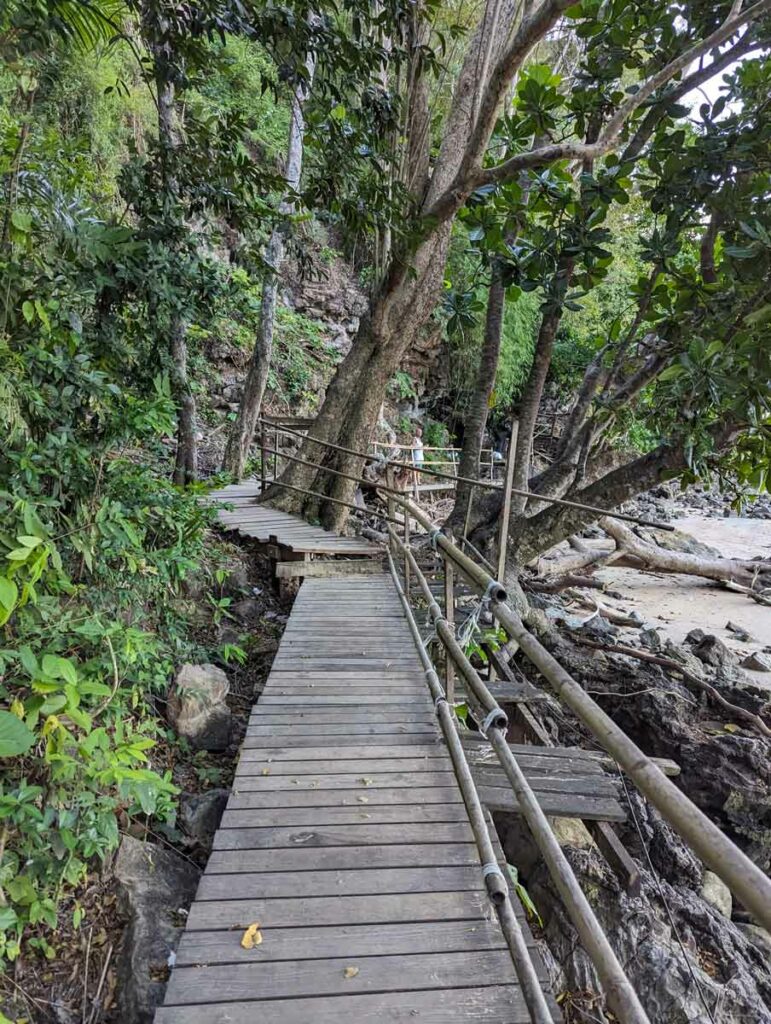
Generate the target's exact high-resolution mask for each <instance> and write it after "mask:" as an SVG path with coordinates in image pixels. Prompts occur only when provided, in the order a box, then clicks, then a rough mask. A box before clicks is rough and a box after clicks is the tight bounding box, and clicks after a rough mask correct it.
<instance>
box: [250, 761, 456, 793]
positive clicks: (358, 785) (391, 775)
mask: <svg viewBox="0 0 771 1024" xmlns="http://www.w3.org/2000/svg"><path fill="white" fill-rule="evenodd" d="M338 763H339V762H338ZM356 763H357V764H358V762H356ZM389 763H391V762H389ZM266 767H267V768H268V771H269V774H268V775H263V774H262V772H261V771H260V770H257V771H256V772H254V773H253V774H249V773H248V772H244V773H241V772H239V773H238V774H237V775H236V779H235V782H234V783H233V788H234V790H235V791H238V792H239V793H248V792H253V791H260V792H265V793H268V792H277V793H278V792H292V791H302V792H305V791H306V790H307V791H310V792H325V791H327V790H354V791H355V792H356V793H369V791H370V790H377V789H380V788H385V789H389V788H393V787H395V786H399V787H409V786H412V787H415V788H417V789H422V788H423V787H425V786H440V787H448V788H453V787H454V786H455V785H456V782H455V775H454V773H453V772H452V771H451V769H450V766H449V765H447V771H426V772H422V771H421V772H418V771H411V772H404V771H395V772H371V774H368V775H362V772H361V771H360V772H359V774H358V775H357V774H355V773H351V774H345V773H337V772H334V773H333V772H329V774H327V775H318V774H316V773H315V772H309V773H307V774H306V773H303V774H300V773H297V772H287V773H285V774H281V773H280V772H271V771H270V767H271V766H270V765H266ZM366 768H367V770H368V771H371V768H372V762H367V764H366ZM362 771H363V769H362ZM362 778H366V779H367V782H366V784H364V783H363V782H362ZM362 787H363V788H362Z"/></svg>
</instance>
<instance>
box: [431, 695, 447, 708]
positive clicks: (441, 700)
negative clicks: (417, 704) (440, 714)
mask: <svg viewBox="0 0 771 1024" xmlns="http://www.w3.org/2000/svg"><path fill="white" fill-rule="evenodd" d="M446 703H447V695H446V694H445V693H440V694H439V696H438V697H435V698H434V707H435V708H436V709H437V711H438V710H439V705H440V704H446Z"/></svg>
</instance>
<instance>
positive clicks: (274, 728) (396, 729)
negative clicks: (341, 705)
mask: <svg viewBox="0 0 771 1024" xmlns="http://www.w3.org/2000/svg"><path fill="white" fill-rule="evenodd" d="M437 732H438V730H437V727H436V725H435V724H434V723H433V722H429V723H427V724H425V725H423V724H420V723H418V724H416V723H413V722H406V723H399V722H379V723H375V724H374V725H366V724H363V723H356V722H354V723H352V724H351V723H346V722H324V723H321V724H319V725H301V724H300V723H295V724H293V725H251V724H250V725H249V728H248V729H247V730H246V737H245V739H244V746H245V747H260V746H262V745H263V743H262V741H263V740H264V739H275V738H277V737H278V738H281V737H284V736H294V737H296V738H297V739H298V743H299V738H300V737H302V736H319V738H326V737H327V736H339V737H340V738H341V740H340V741H341V742H347V741H348V740H350V739H351V738H352V737H356V736H380V737H381V738H382V737H385V736H395V737H398V738H401V737H402V736H434V735H436V734H437ZM284 742H286V740H284ZM358 742H359V743H360V742H361V740H358Z"/></svg>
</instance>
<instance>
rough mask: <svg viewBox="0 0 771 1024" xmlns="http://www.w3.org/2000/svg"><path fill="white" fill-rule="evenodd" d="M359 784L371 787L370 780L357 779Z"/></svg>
mask: <svg viewBox="0 0 771 1024" xmlns="http://www.w3.org/2000/svg"><path fill="white" fill-rule="evenodd" d="M359 782H360V783H361V784H362V786H371V785H372V779H368V778H366V777H365V778H363V779H359Z"/></svg>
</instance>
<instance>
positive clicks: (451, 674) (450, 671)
mask: <svg viewBox="0 0 771 1024" xmlns="http://www.w3.org/2000/svg"><path fill="white" fill-rule="evenodd" d="M447 536H448V539H449V540H452V532H451V531H450V530H448V531H447ZM442 561H443V562H444V617H445V618H446V619H447V621H448V622H449V624H450V628H451V629H452V631H453V633H454V632H455V569H454V568H453V565H452V562H451V561H450V559H449V558H447V557H445V556H444V553H442ZM444 689H445V693H446V694H447V702H448V704H449V705H450V707H452V706H453V704H454V703H455V665H454V663H453V660H452V657H451V656H450V652H449V651H448V650H447V648H446V647H445V650H444Z"/></svg>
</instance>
